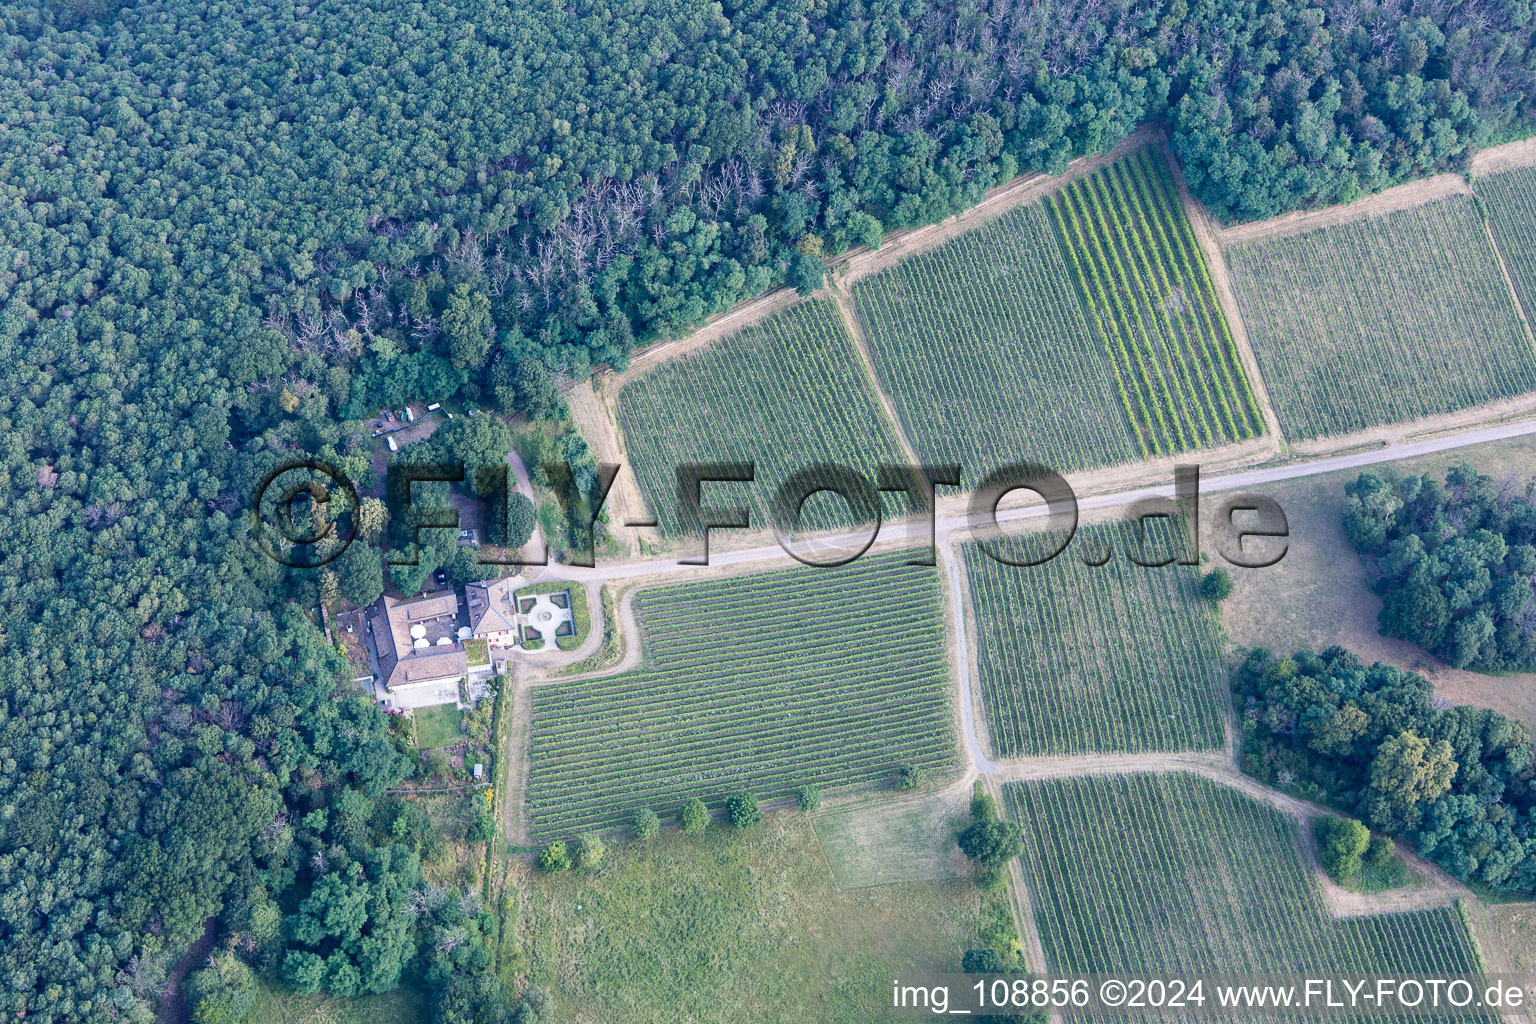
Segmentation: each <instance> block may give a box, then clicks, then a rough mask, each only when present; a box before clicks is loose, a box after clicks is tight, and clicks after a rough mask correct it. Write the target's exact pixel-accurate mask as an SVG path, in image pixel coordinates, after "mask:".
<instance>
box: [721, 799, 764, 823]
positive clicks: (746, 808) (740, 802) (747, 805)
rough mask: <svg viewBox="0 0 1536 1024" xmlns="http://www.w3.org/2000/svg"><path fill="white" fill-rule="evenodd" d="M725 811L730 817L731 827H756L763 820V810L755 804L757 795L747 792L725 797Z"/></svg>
mask: <svg viewBox="0 0 1536 1024" xmlns="http://www.w3.org/2000/svg"><path fill="white" fill-rule="evenodd" d="M725 813H726V815H727V816H728V817H729V818H730V819H731V825H732V827H734V828H739V829H748V828H756V827H757V825H758V824H759V823H760V822H761V821H762V820H763V812H762V811H761V810H759V809H758V806H757V797H755V796H753V795H752V794H751V793H748V792H742V793H737V794H736V795H735V796H731V797H726V800H725Z"/></svg>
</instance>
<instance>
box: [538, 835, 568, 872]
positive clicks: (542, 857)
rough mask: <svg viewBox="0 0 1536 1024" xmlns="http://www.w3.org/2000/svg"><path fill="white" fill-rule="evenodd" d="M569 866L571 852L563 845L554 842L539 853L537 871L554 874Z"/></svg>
mask: <svg viewBox="0 0 1536 1024" xmlns="http://www.w3.org/2000/svg"><path fill="white" fill-rule="evenodd" d="M570 866H571V852H570V851H569V850H568V849H566V847H565V844H564V843H563V842H560V841H559V840H556V841H555V842H553V843H550V844H549V845H548V846H546V847H544V849H543V850H541V851H539V870H540V871H548V872H550V873H551V874H554V873H555V872H557V871H564V870H565V869H566V868H568V867H570Z"/></svg>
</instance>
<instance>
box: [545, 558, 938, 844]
mask: <svg viewBox="0 0 1536 1024" xmlns="http://www.w3.org/2000/svg"><path fill="white" fill-rule="evenodd" d="M907 557H908V556H907V555H906V554H904V553H903V554H896V555H888V556H880V557H866V558H862V559H860V560H858V561H856V562H854V563H852V564H850V565H848V566H845V567H842V568H839V569H812V568H804V569H794V570H786V571H781V572H773V573H763V574H759V575H754V576H744V577H737V578H733V579H728V580H717V581H709V582H699V583H689V584H684V585H679V586H671V587H665V588H660V589H656V590H651V591H646V592H645V593H643V594H641V595H640V596H639V598H638V600H637V601H636V609H637V612H638V615H639V619H640V626H641V629H642V631H643V633H644V636H645V654H646V663H645V665H644V667H643V668H641V669H639V670H636V671H633V672H627V673H624V674H621V675H617V676H612V677H609V678H605V679H594V680H587V681H578V682H572V683H561V684H556V685H550V686H538V687H534V689H533V711H532V714H533V734H532V742H531V761H532V768H531V775H530V778H529V783H528V802H527V807H528V820H529V825H530V829H531V831H532V833H533V835H534V836H535V837H536V838H539V839H553V838H562V837H565V836H568V835H570V834H572V833H575V832H579V831H581V830H583V829H588V828H608V827H613V826H618V825H622V824H627V823H628V822H629V821H630V819H631V818H632V817H633V815H634V813H635V811H637V810H639V809H640V808H642V807H650V808H652V809H653V810H655V811H656V812H657V813H658V814H662V815H663V816H666V815H670V814H672V813H673V811H674V810H675V809H676V808H677V806H678V805H679V804H680V803H681V802H682V801H683V800H685V799H687V798H689V797H692V796H697V797H699V798H701V799H703V800H704V801H705V802H706V803H708V804H710V805H711V806H716V807H717V806H719V804H720V802H721V801H722V800H723V799H724V798H725V797H726V796H728V795H730V793H731V792H733V791H734V790H737V789H740V788H742V787H747V788H750V789H751V790H752V791H753V792H754V793H756V795H757V796H758V797H759V798H769V799H776V798H781V797H785V796H787V795H788V794H789V793H791V792H792V791H793V790H794V789H795V788H796V787H798V786H800V785H802V784H805V783H812V784H815V785H818V786H820V787H821V788H822V789H823V791H834V790H837V789H841V788H847V787H851V786H859V785H866V784H871V783H885V782H888V781H890V780H892V779H894V777H895V774H896V770H897V768H898V767H899V766H900V765H902V764H914V765H918V766H920V767H922V768H924V769H926V770H927V771H929V772H931V773H935V774H938V773H944V772H947V771H948V770H950V769H952V768H954V767H955V766H956V765H957V764H958V760H957V758H958V754H957V749H956V746H955V735H954V732H955V730H954V725H953V717H952V712H951V710H950V707H951V700H950V687H949V678H950V672H949V660H948V657H947V654H946V647H945V634H944V626H943V622H944V609H943V603H942V600H941V594H940V587H939V581H940V577H939V575H938V572H937V570H935V569H933V568H931V567H921V566H908V565H905V564H904V559H905V558H907Z"/></svg>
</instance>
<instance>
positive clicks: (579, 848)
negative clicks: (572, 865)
mask: <svg viewBox="0 0 1536 1024" xmlns="http://www.w3.org/2000/svg"><path fill="white" fill-rule="evenodd" d="M607 853H608V847H607V846H606V845H605V844H604V843H603V840H602V837H601V836H599V835H598V834H597V833H596V832H584V833H582V835H581V837H580V838H579V839H577V840H576V864H577V866H578V867H582V868H586V869H587V870H588V871H596V870H597V869H598V868H600V867H602V866H603V857H604V856H605V855H606V854H607Z"/></svg>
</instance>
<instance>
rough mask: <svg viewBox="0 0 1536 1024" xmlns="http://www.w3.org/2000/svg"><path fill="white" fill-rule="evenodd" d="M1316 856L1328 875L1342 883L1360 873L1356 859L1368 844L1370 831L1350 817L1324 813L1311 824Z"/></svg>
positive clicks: (1358, 858)
mask: <svg viewBox="0 0 1536 1024" xmlns="http://www.w3.org/2000/svg"><path fill="white" fill-rule="evenodd" d="M1312 834H1313V835H1314V836H1315V837H1316V838H1317V859H1318V860H1319V861H1321V862H1322V865H1323V870H1324V871H1326V872H1328V877H1329V878H1331V879H1333V880H1334V881H1335V882H1338V883H1339V884H1340V885H1346V884H1348V883H1349V882H1352V881H1353V880H1354V879H1356V878H1357V877H1359V875H1360V858H1361V855H1363V854H1364V853H1365V851H1366V849H1367V848H1368V847H1369V846H1370V843H1371V832H1370V829H1368V828H1366V827H1365V825H1363V824H1362V823H1361V822H1359V821H1356V820H1355V819H1354V818H1335V817H1333V816H1332V815H1324V816H1323V817H1321V818H1318V819H1317V822H1316V823H1315V824H1314V825H1313V826H1312Z"/></svg>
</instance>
